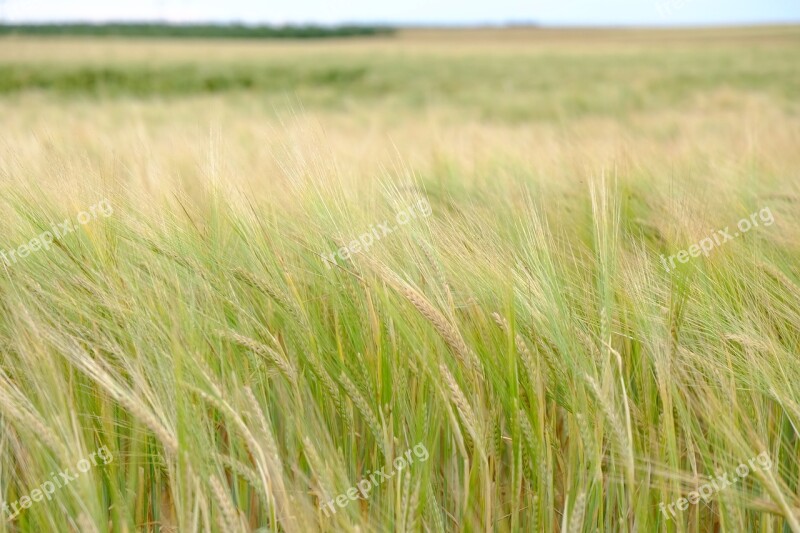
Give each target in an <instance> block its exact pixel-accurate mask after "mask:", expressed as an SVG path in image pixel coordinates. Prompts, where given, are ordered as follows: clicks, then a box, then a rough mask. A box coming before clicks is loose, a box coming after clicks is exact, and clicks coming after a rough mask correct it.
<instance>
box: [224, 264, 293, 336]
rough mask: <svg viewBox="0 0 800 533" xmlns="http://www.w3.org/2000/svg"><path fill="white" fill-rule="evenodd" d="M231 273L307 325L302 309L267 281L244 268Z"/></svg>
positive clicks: (235, 269)
mask: <svg viewBox="0 0 800 533" xmlns="http://www.w3.org/2000/svg"><path fill="white" fill-rule="evenodd" d="M231 272H232V273H233V276H234V277H235V278H236V279H238V280H240V281H243V282H245V283H247V284H248V285H250V286H251V287H254V288H256V289H258V290H259V291H261V292H263V293H264V294H266V295H267V296H269V297H270V298H272V300H273V301H275V303H277V304H278V305H280V306H281V307H282V308H283V309H284V310H286V312H288V313H289V314H290V315H292V318H294V319H295V320H296V321H297V322H298V323H299V324H304V325H305V324H306V323H307V321H306V319H305V317H304V316H303V314H302V313H301V312H300V309H298V308H297V306H296V305H294V303H292V301H291V300H289V298H287V297H286V296H285V295H283V294H282V293H281V292H280V291H278V290H277V289H275V288H274V287H273V286H272V285H270V283H269V282H268V281H267V280H265V279H264V278H261V277H259V276H256V275H255V274H253V273H252V272H248V271H247V270H244V269H242V268H234V269H233V270H231Z"/></svg>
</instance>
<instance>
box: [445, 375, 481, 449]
mask: <svg viewBox="0 0 800 533" xmlns="http://www.w3.org/2000/svg"><path fill="white" fill-rule="evenodd" d="M439 372H441V375H442V379H443V380H444V384H445V385H446V386H447V390H448V392H449V396H450V400H451V401H452V402H453V404H454V405H455V406H456V410H457V411H458V413H459V414H460V415H461V421H462V422H463V423H464V427H465V428H466V429H467V433H469V435H470V436H471V437H472V440H473V441H474V442H475V443H476V445H477V444H478V443H480V442H482V441H481V433H480V425H479V424H478V417H476V416H475V412H474V411H473V410H472V406H471V405H470V404H469V402H468V401H467V397H466V396H464V393H463V392H462V391H461V387H459V386H458V383H456V379H455V378H454V377H453V375H452V374H451V373H450V371H449V370H448V369H447V367H446V366H445V365H439Z"/></svg>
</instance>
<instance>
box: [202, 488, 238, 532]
mask: <svg viewBox="0 0 800 533" xmlns="http://www.w3.org/2000/svg"><path fill="white" fill-rule="evenodd" d="M208 485H209V486H210V487H211V494H212V496H213V497H214V500H215V501H216V502H217V506H218V507H219V509H220V512H221V514H220V518H221V519H220V522H221V523H220V525H221V526H223V527H224V531H245V527H244V524H243V523H242V519H241V517H240V516H239V513H238V512H237V511H236V507H235V506H234V504H233V502H232V501H231V498H230V495H229V494H228V491H227V490H226V489H225V487H224V486H223V484H222V482H221V481H220V480H219V478H218V477H217V476H216V474H212V475H211V476H209V478H208Z"/></svg>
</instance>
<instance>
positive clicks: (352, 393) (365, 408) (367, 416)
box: [339, 372, 386, 456]
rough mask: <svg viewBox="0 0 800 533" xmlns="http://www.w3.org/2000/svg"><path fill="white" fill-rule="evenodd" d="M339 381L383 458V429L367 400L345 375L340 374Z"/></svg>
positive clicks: (384, 444) (384, 447) (384, 449)
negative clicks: (370, 432)
mask: <svg viewBox="0 0 800 533" xmlns="http://www.w3.org/2000/svg"><path fill="white" fill-rule="evenodd" d="M339 381H340V382H341V384H342V386H343V387H344V390H345V391H347V395H348V396H349V397H350V399H351V400H352V401H353V405H355V406H356V409H358V412H360V413H361V416H363V417H364V421H365V422H366V423H367V426H368V427H369V429H370V431H372V434H373V436H374V437H375V440H376V441H377V442H378V447H379V448H380V450H381V452H382V453H383V455H384V456H386V443H385V441H384V436H383V429H382V427H381V424H380V422H378V418H377V417H376V416H375V413H373V412H372V409H371V408H370V406H369V403H367V400H365V399H364V397H363V396H362V395H361V393H360V392H359V390H358V387H356V386H355V385H354V384H353V382H352V381H350V378H348V377H347V374H345V373H344V372H342V374H341V375H340V376H339Z"/></svg>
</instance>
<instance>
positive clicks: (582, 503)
mask: <svg viewBox="0 0 800 533" xmlns="http://www.w3.org/2000/svg"><path fill="white" fill-rule="evenodd" d="M585 510H586V493H585V492H581V493H580V494H578V497H577V498H576V499H575V505H574V506H573V507H572V515H570V517H569V533H580V532H581V531H582V529H583V513H584V511H585Z"/></svg>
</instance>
